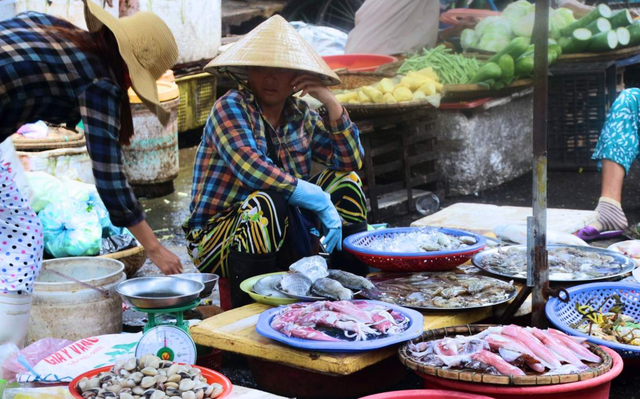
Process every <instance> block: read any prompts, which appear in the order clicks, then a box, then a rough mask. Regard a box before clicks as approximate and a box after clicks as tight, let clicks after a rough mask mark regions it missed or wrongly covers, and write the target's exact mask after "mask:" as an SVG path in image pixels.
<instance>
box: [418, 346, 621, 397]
mask: <svg viewBox="0 0 640 399" xmlns="http://www.w3.org/2000/svg"><path fill="white" fill-rule="evenodd" d="M601 348H602V349H604V350H605V351H606V352H607V353H608V354H609V355H611V357H612V358H613V366H612V367H611V370H609V371H608V372H607V373H605V374H603V375H601V376H599V377H596V378H592V379H590V380H585V381H579V382H572V383H569V384H558V385H543V386H533V387H511V386H509V387H505V386H500V385H488V384H474V383H469V382H460V381H454V380H447V379H445V378H439V377H434V376H431V375H425V374H418V375H420V377H422V378H424V387H425V388H430V389H450V390H453V391H461V392H472V393H475V394H481V395H489V396H491V397H494V398H496V399H516V398H522V397H526V398H527V399H608V398H609V389H610V388H611V380H613V379H614V378H616V377H617V376H618V375H619V374H620V372H622V365H623V362H622V358H621V357H620V355H618V354H617V353H616V352H614V351H612V350H611V349H609V348H606V347H604V346H601Z"/></svg>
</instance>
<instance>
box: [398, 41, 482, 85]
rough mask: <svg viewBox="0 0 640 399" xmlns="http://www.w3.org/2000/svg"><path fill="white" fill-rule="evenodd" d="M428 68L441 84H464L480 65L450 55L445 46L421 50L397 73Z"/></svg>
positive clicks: (471, 59)
mask: <svg viewBox="0 0 640 399" xmlns="http://www.w3.org/2000/svg"><path fill="white" fill-rule="evenodd" d="M429 66H430V67H431V68H433V70H434V71H435V72H436V73H437V74H438V77H439V78H440V81H441V82H442V83H446V84H464V83H467V82H468V81H469V80H470V79H471V77H472V76H473V75H475V73H476V72H477V71H478V69H480V66H481V63H480V62H478V60H476V59H475V58H467V57H465V56H463V55H460V54H452V53H451V50H450V49H448V48H446V47H445V46H438V47H436V48H433V49H430V50H427V49H423V50H422V54H420V53H417V54H415V55H413V56H412V57H410V58H407V59H406V60H405V62H404V63H403V64H402V66H401V67H400V68H399V69H398V73H400V74H405V73H407V72H409V71H419V70H421V69H424V68H427V67H429Z"/></svg>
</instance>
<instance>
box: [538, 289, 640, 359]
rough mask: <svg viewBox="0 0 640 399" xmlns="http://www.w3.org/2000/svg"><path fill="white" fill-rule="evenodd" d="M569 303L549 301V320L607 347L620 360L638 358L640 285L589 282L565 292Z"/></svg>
mask: <svg viewBox="0 0 640 399" xmlns="http://www.w3.org/2000/svg"><path fill="white" fill-rule="evenodd" d="M567 292H568V293H569V298H570V300H569V302H568V303H563V302H560V301H558V300H557V298H551V299H550V300H549V302H547V305H546V314H547V317H548V318H549V320H550V321H551V322H552V323H553V324H554V325H555V326H556V327H558V328H559V329H561V330H562V331H564V332H566V333H567V334H571V335H575V336H578V337H582V338H583V339H588V340H589V341H590V342H593V343H595V344H598V345H604V346H607V347H609V348H611V349H613V350H615V351H616V352H618V353H619V354H620V355H621V356H622V357H634V358H635V357H640V286H639V285H635V284H629V283H623V282H620V283H593V284H585V285H579V286H576V287H571V288H568V289H567Z"/></svg>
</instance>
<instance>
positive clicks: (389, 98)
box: [384, 93, 398, 103]
mask: <svg viewBox="0 0 640 399" xmlns="http://www.w3.org/2000/svg"><path fill="white" fill-rule="evenodd" d="M384 102H385V103H397V102H398V100H396V99H395V98H394V97H393V94H391V93H384Z"/></svg>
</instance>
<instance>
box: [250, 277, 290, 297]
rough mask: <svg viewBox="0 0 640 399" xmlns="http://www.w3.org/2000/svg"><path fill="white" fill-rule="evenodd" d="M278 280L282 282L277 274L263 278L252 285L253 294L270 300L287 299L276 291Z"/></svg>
mask: <svg viewBox="0 0 640 399" xmlns="http://www.w3.org/2000/svg"><path fill="white" fill-rule="evenodd" d="M280 280H282V276H281V275H279V274H276V275H275V276H266V277H263V278H261V279H260V280H258V281H257V282H256V283H255V284H254V285H253V292H255V293H256V294H260V295H264V296H268V297H271V298H289V297H288V296H286V295H285V294H283V293H281V292H280V291H278V290H277V289H276V286H277V285H278V283H279V282H280Z"/></svg>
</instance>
